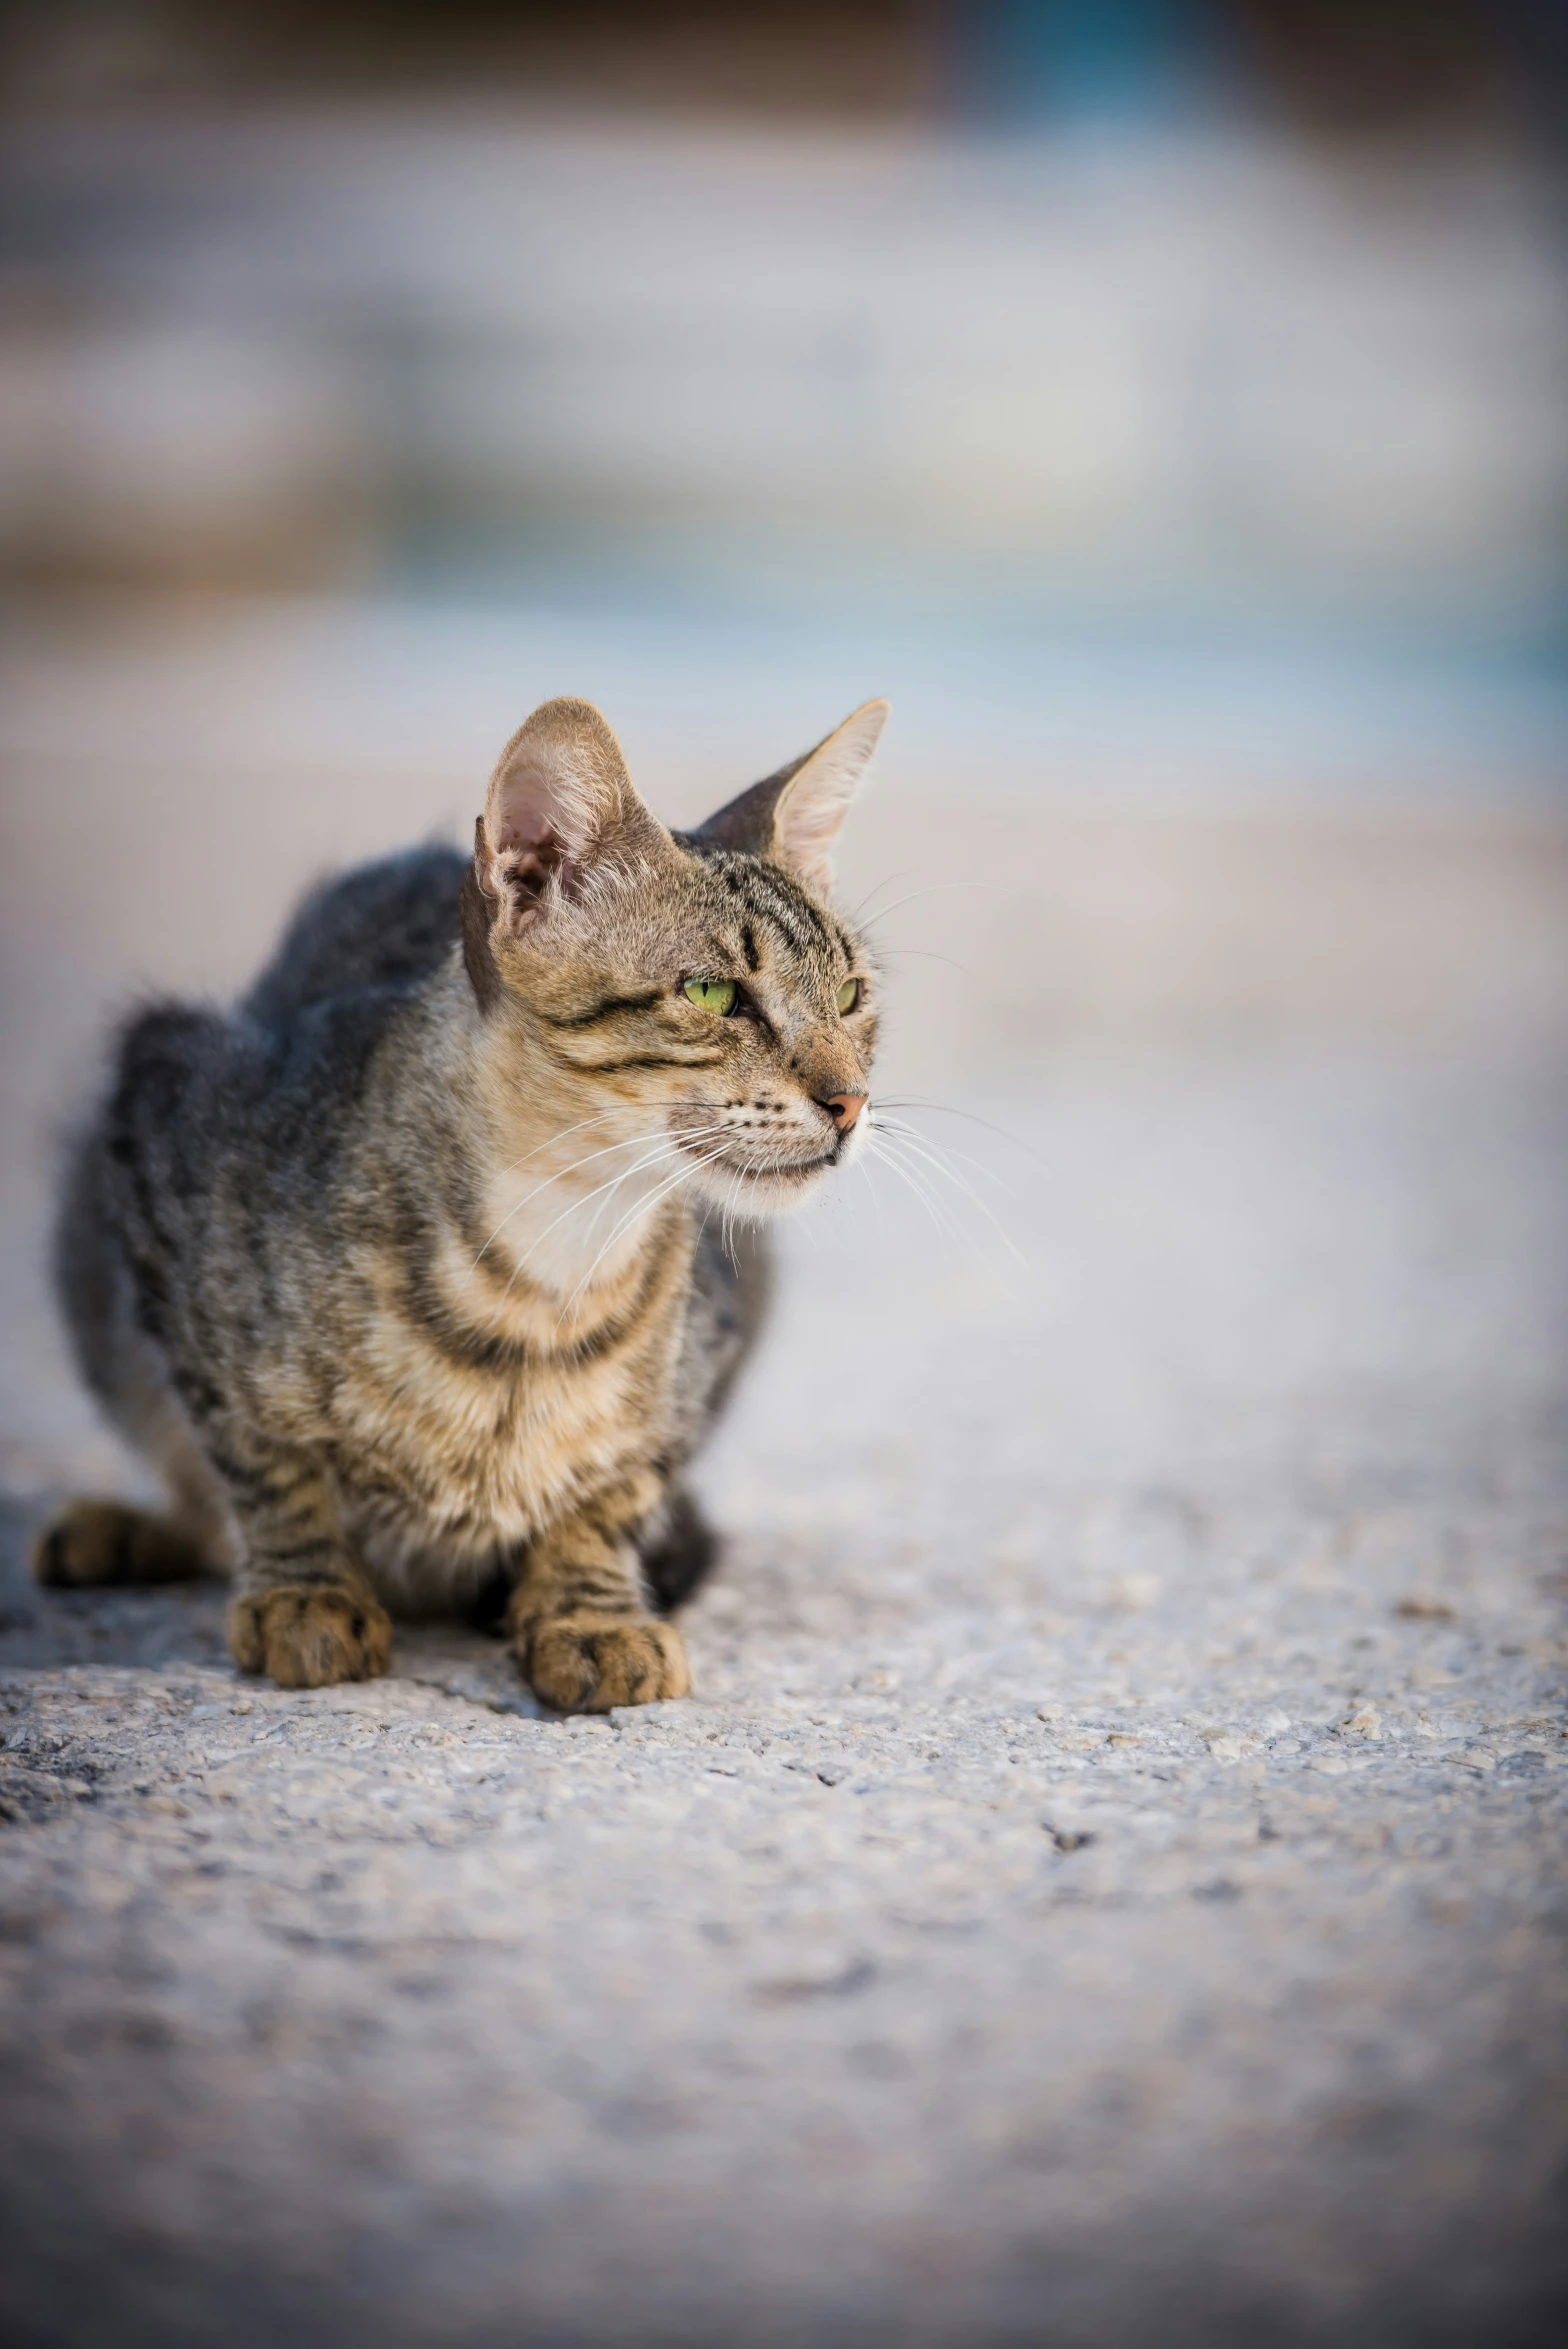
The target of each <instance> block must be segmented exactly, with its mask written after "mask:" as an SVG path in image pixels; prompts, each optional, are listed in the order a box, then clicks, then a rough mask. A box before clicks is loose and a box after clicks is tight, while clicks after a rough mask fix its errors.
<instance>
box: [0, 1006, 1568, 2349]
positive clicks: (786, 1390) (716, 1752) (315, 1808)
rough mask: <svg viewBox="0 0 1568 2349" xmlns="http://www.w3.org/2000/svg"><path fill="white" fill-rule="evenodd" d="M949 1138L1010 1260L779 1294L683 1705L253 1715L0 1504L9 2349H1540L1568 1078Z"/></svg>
mask: <svg viewBox="0 0 1568 2349" xmlns="http://www.w3.org/2000/svg"><path fill="white" fill-rule="evenodd" d="M971 1105H972V1106H973V1107H975V1108H976V1109H978V1110H979V1111H980V1112H981V1113H982V1114H983V1115H985V1116H987V1117H990V1118H993V1119H994V1120H995V1121H996V1122H997V1123H999V1124H1001V1125H1004V1126H1007V1127H1008V1128H1010V1129H1011V1130H1012V1132H1013V1133H1014V1134H1015V1135H1017V1136H1018V1137H1019V1139H1020V1141H1021V1142H1022V1143H1024V1144H1027V1145H1028V1149H1027V1151H1026V1150H1025V1149H1023V1148H1013V1147H1012V1146H1011V1145H1007V1144H1002V1143H1000V1142H996V1141H994V1140H993V1139H992V1138H990V1137H989V1136H986V1135H985V1134H984V1133H983V1130H982V1129H970V1131H971V1133H972V1134H973V1135H974V1136H975V1137H976V1145H975V1146H976V1147H977V1149H978V1152H979V1154H983V1155H986V1156H987V1157H988V1158H989V1159H990V1160H991V1162H992V1163H993V1164H994V1165H995V1166H996V1167H997V1168H998V1169H1001V1170H1003V1171H1004V1172H1005V1174H1006V1177H1007V1179H1008V1181H1009V1183H1010V1185H1011V1186H1012V1191H1013V1193H1014V1196H1012V1197H1011V1198H1003V1197H1001V1196H1000V1194H999V1195H998V1196H999V1212H1000V1214H1001V1216H1002V1218H1003V1221H1004V1222H1005V1224H1006V1227H1007V1229H1008V1230H1009V1231H1010V1232H1011V1233H1012V1234H1013V1236H1014V1237H1015V1238H1016V1239H1017V1240H1018V1242H1019V1245H1020V1246H1021V1248H1022V1251H1023V1254H1024V1256H1025V1257H1026V1259H1027V1263H1026V1265H1025V1266H1024V1267H1019V1266H1017V1265H1016V1264H1014V1262H1013V1260H1012V1259H1011V1258H1010V1257H1008V1256H1007V1255H1006V1254H1005V1253H1004V1252H1003V1251H1002V1249H1001V1247H1000V1244H999V1243H998V1242H996V1241H995V1240H994V1239H993V1238H992V1236H991V1235H990V1232H989V1227H988V1226H986V1225H985V1224H984V1222H983V1221H982V1220H981V1219H980V1218H979V1217H978V1216H977V1215H976V1214H975V1213H974V1212H973V1210H972V1209H971V1208H970V1207H969V1206H968V1205H967V1204H966V1203H964V1202H962V1201H960V1200H958V1197H957V1194H956V1193H955V1194H953V1197H954V1200H955V1204H956V1205H957V1207H958V1210H959V1212H958V1215H957V1217H956V1219H954V1220H955V1229H954V1231H953V1233H952V1235H951V1237H950V1238H947V1239H944V1238H942V1237H941V1235H939V1234H938V1233H937V1231H936V1229H935V1227H934V1225H933V1224H931V1223H929V1222H927V1221H926V1220H924V1218H923V1216H922V1213H921V1209H920V1205H919V1202H918V1201H916V1200H915V1199H914V1198H913V1197H912V1196H910V1195H908V1194H906V1192H905V1191H904V1190H903V1188H902V1187H901V1184H900V1182H899V1179H898V1177H897V1176H896V1175H895V1174H893V1173H892V1171H891V1170H888V1169H883V1170H880V1171H879V1172H878V1174H877V1177H876V1180H875V1182H874V1183H873V1184H870V1185H867V1186H865V1187H864V1188H863V1189H862V1190H861V1192H860V1193H859V1196H858V1198H857V1199H855V1200H853V1201H851V1200H850V1199H846V1200H845V1201H844V1202H843V1203H842V1204H841V1205H836V1206H835V1207H834V1208H833V1209H831V1210H830V1211H828V1212H826V1213H825V1214H824V1215H823V1216H822V1217H820V1218H819V1219H818V1220H817V1221H815V1222H814V1223H811V1224H809V1225H806V1224H803V1225H802V1226H801V1227H800V1228H799V1229H798V1230H795V1231H792V1232H791V1234H790V1236H789V1269H788V1278H787V1280H786V1283H785V1294H784V1301H783V1305H782V1310H781V1313H780V1317H779V1321H778V1324H777V1327H776V1329H775V1332H774V1335H773V1338H772V1341H771V1344H770V1348H769V1350H768V1352H767V1353H766V1355H765V1357H764V1359H763V1360H762V1361H761V1362H760V1363H759V1365H758V1366H757V1369H756V1371H755V1373H754V1374H753V1376H752V1379H751V1383H750V1385H749V1387H748V1388H747V1390H746V1391H745V1392H744V1394H743V1396H742V1398H741V1401H740V1405H739V1407H738V1410H737V1413H736V1417H735V1420H734V1422H733V1424H732V1426H731V1428H730V1430H729V1431H728V1432H727V1434H726V1436H725V1438H724V1440H723V1443H722V1445H721V1448H720V1449H719V1451H718V1452H717V1453H716V1454H715V1456H714V1458H713V1460H712V1462H711V1464H710V1469H709V1474H708V1479H707V1490H708V1495H709V1499H710V1504H711V1507H712V1509H713V1511H714V1513H715V1515H716V1516H717V1518H718V1520H719V1521H720V1523H721V1524H722V1525H723V1526H724V1528H725V1529H726V1532H727V1534H728V1537H729V1549H728V1555H727V1559H726V1562H725V1565H724V1568H723V1571H722V1575H721V1577H720V1579H719V1580H718V1581H717V1582H716V1583H715V1584H714V1585H713V1586H712V1587H711V1589H710V1590H709V1591H708V1592H707V1593H706V1594H705V1595H704V1596H703V1597H702V1598H701V1599H700V1601H699V1602H698V1603H697V1604H696V1605H695V1606H694V1607H693V1608H692V1609H691V1611H690V1614H689V1618H688V1637H689V1642H690V1648H691V1653H692V1660H693V1668H694V1673H695V1679H696V1689H697V1693H696V1695H695V1697H694V1698H693V1700H692V1701H691V1702H689V1703H685V1704H677V1705H669V1706H660V1707H655V1708H651V1709H649V1710H647V1711H645V1712H625V1713H622V1714H617V1715H615V1716H612V1717H611V1718H609V1719H607V1720H595V1721H565V1722H563V1721H556V1720H551V1719H546V1718H540V1717H539V1716H538V1715H537V1713H536V1711H535V1709H534V1708H533V1706H532V1704H531V1702H530V1700H529V1699H528V1697H527V1696H526V1693H525V1692H523V1691H522V1690H521V1689H520V1687H519V1685H518V1683H517V1682H516V1680H515V1678H514V1676H513V1674H512V1671H511V1668H510V1666H509V1664H508V1663H507V1660H506V1657H505V1655H504V1652H503V1651H502V1650H501V1649H500V1648H498V1647H496V1646H494V1645H491V1644H489V1643H487V1642H486V1641H484V1640H482V1639H480V1638H478V1637H471V1636H469V1635H467V1634H459V1633H457V1632H454V1631H445V1630H434V1629H430V1630H421V1631H417V1632H416V1631H404V1632H403V1633H402V1634H401V1636H400V1640H399V1646H398V1652H397V1657H396V1662H395V1666H394V1672H393V1675H392V1677H391V1678H389V1679H387V1680H386V1681H384V1682H381V1683H378V1684H376V1685H374V1686H369V1687H357V1688H351V1689H329V1690H322V1691H315V1692H310V1693H302V1694H289V1693H285V1692H282V1691H279V1690H275V1689H271V1688H269V1687H264V1686H260V1685H257V1684H255V1683H250V1682H244V1681H242V1680H240V1679H239V1678H238V1677H237V1676H236V1674H235V1673H234V1671H233V1669H232V1668H231V1666H230V1665H229V1663H228V1661H227V1658H226V1656H225V1654H224V1652H223V1648H222V1641H221V1614H222V1594H221V1591H218V1590H216V1589H207V1588H201V1589H197V1590H192V1591H189V1592H184V1593H177V1594H146V1595H135V1594H132V1595H105V1596H102V1597H97V1596H64V1595H58V1596H57V1595H53V1594H50V1595H47V1596H46V1595H42V1594H38V1593H35V1592H33V1591H32V1590H31V1589H30V1588H29V1587H28V1586H27V1585H26V1584H25V1582H24V1581H23V1580H22V1579H21V1574H20V1565H19V1559H20V1545H21V1540H22V1537H23V1533H24V1530H25V1523H26V1520H27V1518H28V1515H29V1513H30V1511H31V1510H32V1508H33V1507H34V1506H36V1500H29V1501H27V1502H25V1503H24V1502H23V1501H20V1500H19V1501H17V1502H16V1503H14V1504H13V1505H12V1507H11V1509H10V1513H9V1516H8V1518H7V1520H6V1526H7V1554H8V1566H7V1574H8V1579H7V1580H6V1582H5V1584H4V1587H3V1592H0V1602H3V1624H4V1631H3V1638H0V1659H3V1664H0V1707H3V1711H0V1726H3V1742H4V1748H5V1750H4V1752H3V1753H0V1814H3V1816H4V1817H5V1818H6V1819H7V1820H8V1821H9V1822H10V1824H9V1825H8V1826H7V1828H6V1829H5V1831H4V1832H3V1834H0V1967H3V1972H4V1995H3V2049H0V2064H3V2070H0V2080H3V2089H0V2094H3V2101H4V2108H5V2112H6V2116H7V2118H6V2125H5V2130H4V2144H3V2147H0V2176H3V2180H4V2197H3V2200H4V2214H5V2215H4V2221H3V2264H0V2274H3V2276H4V2279H5V2281H4V2286H3V2290H4V2294H5V2297H6V2299H7V2300H8V2301H9V2304H10V2315H9V2318H8V2319H7V2330H6V2338H7V2339H8V2340H10V2341H15V2342H17V2343H19V2344H22V2343H25V2344H29V2345H31V2344H40V2345H42V2344H72V2345H75V2344H79V2343H88V2342H96V2341H98V2340H101V2339H102V2338H103V2337H104V2334H105V2328H106V2326H107V2325H109V2324H110V2323H112V2325H113V2330H114V2336H115V2338H116V2340H117V2341H118V2342H121V2343H125V2344H140V2343H148V2344H153V2343H156V2344H160V2345H162V2344H176V2343H178V2344H184V2343H192V2344H195V2343H201V2344H210V2343H212V2342H215V2341H220V2340H221V2341H223V2342H224V2343H226V2344H228V2343H240V2344H249V2343H251V2342H255V2343H258V2344H259V2343H272V2342H275V2341H277V2340H279V2339H283V2338H287V2339H289V2340H290V2341H291V2342H295V2343H299V2344H302V2345H303V2344H314V2343H317V2342H320V2343H323V2344H326V2343H334V2344H336V2343H343V2342H358V2341H365V2342H370V2341H375V2342H377V2343H378V2344H387V2345H391V2349H401V2345H402V2344H405V2343H406V2344H409V2345H410V2349H413V2345H415V2344H425V2343H430V2344H435V2343H442V2344H447V2343H456V2344H462V2345H463V2349H470V2345H472V2349H488V2345H489V2344H492V2343H494V2344H496V2345H497V2349H499V2345H500V2344H502V2343H507V2344H513V2343H517V2342H520V2341H527V2342H530V2343H534V2342H537V2343H550V2344H563V2345H564V2344H568V2343H584V2344H586V2343H600V2342H605V2343H609V2342H625V2343H628V2344H639V2345H641V2344H659V2343H666V2342H667V2343H671V2344H674V2343H690V2344H704V2345H706V2344H710V2343H711V2344H714V2345H718V2344H731V2343H745V2344H751V2343H756V2344H759V2345H771V2344H775V2343H778V2344H785V2343H806V2342H810V2343H812V2344H825V2345H837V2344H845V2345H849V2344H856V2345H858V2344H862V2343H866V2344H881V2343H888V2344H892V2343H898V2344H909V2345H911V2349H914V2345H925V2344H931V2345H933V2349H935V2345H938V2344H941V2345H944V2349H945V2345H947V2344H955V2345H956V2344H965V2345H967V2344H970V2343H988V2342H997V2343H1002V2342H1019V2343H1023V2342H1049V2343H1052V2344H1063V2345H1064V2349H1068V2345H1074V2344H1084V2345H1086V2349H1135V2345H1142V2344H1145V2343H1147V2344H1149V2345H1150V2349H1154V2345H1158V2349H1167V2345H1170V2344H1175V2343H1182V2342H1186V2341H1189V2340H1191V2341H1193V2342H1197V2341H1203V2342H1206V2343H1212V2342H1215V2341H1222V2342H1225V2343H1236V2344H1238V2345H1239V2344H1243V2343H1245V2344H1248V2345H1249V2349H1251V2345H1253V2344H1260V2343H1274V2342H1279V2343H1297V2342H1300V2343H1336V2344H1337V2343H1344V2344H1347V2345H1348V2344H1352V2343H1353V2344H1354V2349H1376V2345H1379V2344H1393V2343H1400V2344H1403V2343H1406V2342H1408V2343H1411V2344H1417V2343H1419V2344H1422V2345H1423V2349H1424V2345H1426V2344H1433V2343H1441V2344H1447V2343H1453V2344H1455V2345H1456V2349H1458V2345H1459V2344H1463V2345H1464V2349H1492V2345H1493V2344H1502V2343H1514V2342H1518V2343H1525V2342H1533V2341H1535V2340H1537V2339H1541V2340H1544V2339H1547V2338H1549V2337H1551V2334H1552V2329H1553V2318H1552V2311H1553V2307H1554V2303H1558V2306H1557V2313H1558V2315H1559V2317H1560V2316H1561V2313H1562V2310H1561V2305H1560V2301H1559V2296H1560V2294H1561V2292H1562V2289H1563V2286H1564V2284H1565V2283H1568V2276H1565V2274H1564V2269H1565V2267H1568V2260H1565V2257H1564V2230H1563V2227H1562V2213H1561V2210H1560V2207H1558V2206H1554V2201H1553V2195H1554V2190H1555V2189H1556V2187H1557V2186H1558V2185H1560V2179H1561V2175H1562V2163H1563V2159H1564V2155H1565V2153H1568V2117H1565V2101H1564V2097H1563V2076H1564V2061H1563V2059H1564V2053H1565V2035H1564V2029H1563V2022H1564V2017H1563V1987H1564V1969H1563V1967H1562V1963H1561V1958H1562V1935H1563V1931H1564V1927H1565V1924H1568V1898H1565V1893H1564V1886H1563V1874H1562V1865H1561V1855H1562V1815H1563V1809H1564V1800H1565V1794H1568V1771H1565V1768H1564V1763H1565V1761H1568V1742H1565V1732H1564V1718H1565V1716H1564V1711H1563V1705H1562V1689H1563V1670H1562V1667H1563V1657H1564V1646H1563V1641H1562V1638H1561V1629H1562V1624H1561V1615H1562V1602H1563V1598H1564V1595H1565V1592H1568V1574H1565V1567H1568V1461H1565V1454H1564V1447H1563V1443H1562V1434H1563V1425H1562V1421H1563V1409H1562V1406H1563V1396H1564V1379H1563V1333H1564V1315H1563V1306H1564V1302H1565V1281H1564V1273H1565V1268H1568V1194H1565V1192H1564V1187H1563V1183H1562V1167H1563V1160H1564V1143H1565V1139H1568V1136H1565V1132H1564V1127H1565V1125H1568V1114H1565V1093H1564V1087H1563V1084H1562V1070H1561V1062H1560V1059H1559V1058H1558V1057H1557V1055H1556V1053H1555V1051H1554V1052H1550V1053H1548V1052H1546V1051H1544V1050H1543V1051H1540V1052H1535V1051H1524V1052H1521V1053H1519V1054H1517V1055H1515V1056H1513V1057H1510V1056H1509V1055H1508V1054H1507V1053H1506V1052H1500V1051H1499V1050H1497V1049H1495V1048H1492V1047H1489V1048H1488V1050H1487V1051H1486V1052H1485V1053H1484V1054H1481V1053H1478V1052H1472V1053H1469V1054H1445V1053H1444V1052H1441V1051H1436V1050H1422V1051H1414V1050H1400V1051H1391V1050H1383V1049H1380V1048H1378V1047H1376V1046H1367V1047H1366V1048H1364V1049H1359V1050H1354V1049H1348V1048H1347V1049H1342V1050H1341V1049H1336V1050H1334V1051H1328V1050H1324V1051H1321V1052H1313V1051H1309V1050H1307V1049H1305V1048H1297V1049H1294V1050H1292V1051H1291V1052H1290V1053H1289V1054H1287V1055H1283V1056H1282V1055H1280V1054H1278V1053H1274V1052H1268V1051H1259V1052H1257V1053H1254V1054H1250V1055H1248V1054H1244V1053H1241V1052H1239V1051H1235V1050H1232V1051H1228V1052H1226V1053H1224V1054H1216V1053H1210V1054H1208V1055H1206V1056H1199V1057H1193V1056H1191V1055H1187V1056H1185V1057H1183V1056H1173V1055H1170V1054H1165V1055H1163V1056H1159V1057H1143V1058H1141V1059H1140V1058H1138V1057H1135V1056H1130V1055H1123V1056H1121V1057H1119V1058H1118V1057H1115V1056H1111V1055H1108V1054H1101V1055H1099V1056H1097V1057H1095V1058H1093V1059H1087V1060H1085V1059H1078V1060H1074V1059H1072V1058H1070V1057H1064V1059H1063V1060H1062V1061H1061V1063H1060V1064H1059V1065H1058V1066H1056V1067H1055V1068H1053V1069H1051V1070H1050V1071H1048V1072H1047V1073H1046V1074H1045V1075H1044V1076H1041V1077H1038V1078H1031V1079H1030V1081H1029V1082H1028V1083H1027V1084H1024V1083H1018V1084H1015V1085H1013V1086H1011V1087H1003V1088H1000V1089H998V1090H997V1091H996V1092H995V1093H994V1095H992V1096H983V1095H980V1094H976V1095H974V1096H973V1097H972V1101H971ZM964 1130H965V1129H963V1128H962V1127H960V1126H957V1125H947V1124H945V1123H944V1122H943V1121H941V1120H939V1119H937V1118H931V1119H929V1120H928V1121H927V1131H928V1132H929V1133H930V1134H931V1135H932V1136H936V1135H937V1134H938V1133H939V1132H940V1133H941V1134H942V1136H943V1138H944V1139H946V1140H950V1141H951V1140H956V1141H957V1142H958V1144H959V1146H960V1147H962V1148H964V1149H969V1148H971V1146H972V1145H971V1143H970V1142H966V1141H964V1140H963V1135H964ZM1030 1153H1033V1154H1032V1155H1031V1154H1030ZM916 1171H917V1172H921V1173H924V1172H927V1171H929V1170H926V1169H917V1170H916ZM966 1171H967V1170H966ZM40 1375H41V1376H44V1375H45V1373H43V1372H41V1373H40ZM56 1376H57V1374H56V1372H55V1371H54V1369H53V1366H52V1364H51V1365H50V1366H48V1368H47V1377H48V1378H54V1377H56ZM51 1408H53V1406H51ZM59 1411H60V1415H61V1416H60V1425H61V1427H62V1429H63V1428H65V1427H66V1426H67V1416H66V1406H65V1404H64V1403H63V1402H62V1403H61V1404H60V1406H59ZM45 1419H47V1413H43V1415H42V1417H41V1418H40V1419H39V1421H38V1424H40V1425H41V1424H43V1423H44V1420H45ZM69 1424H70V1425H71V1426H75V1425H76V1423H75V1422H70V1423H69ZM71 1440H72V1441H75V1440H76V1439H75V1438H74V1437H73V1438H72V1439H71ZM33 1456H34V1457H36V1458H39V1459H43V1460H44V1464H45V1468H46V1469H47V1470H48V1472H49V1474H51V1475H52V1476H53V1477H54V1478H55V1479H56V1480H63V1479H65V1478H66V1477H67V1476H68V1474H69V1473H70V1472H71V1467H72V1461H71V1457H70V1443H68V1442H67V1441H66V1439H65V1437H64V1436H63V1435H62V1438H61V1441H60V1444H59V1446H58V1447H57V1449H56V1452H55V1454H54V1455H53V1457H52V1459H50V1458H49V1457H48V1456H47V1452H46V1451H45V1453H39V1452H38V1451H37V1446H36V1442H35V1445H34V1454H33Z"/></svg>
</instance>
